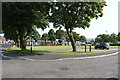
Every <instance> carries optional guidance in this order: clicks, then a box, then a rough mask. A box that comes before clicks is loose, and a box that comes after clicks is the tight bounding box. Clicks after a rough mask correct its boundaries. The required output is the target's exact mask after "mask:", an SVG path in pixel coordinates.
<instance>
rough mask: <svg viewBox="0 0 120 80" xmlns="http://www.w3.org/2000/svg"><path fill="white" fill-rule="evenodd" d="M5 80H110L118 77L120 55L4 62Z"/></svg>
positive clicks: (3, 72)
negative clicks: (73, 79) (108, 79)
mask: <svg viewBox="0 0 120 80" xmlns="http://www.w3.org/2000/svg"><path fill="white" fill-rule="evenodd" d="M2 70H3V71H2V77H4V78H109V77H116V78H117V77H118V55H115V56H109V57H103V58H93V59H83V60H63V61H60V60H59V61H58V60H57V61H41V60H36V61H29V60H3V61H2Z"/></svg>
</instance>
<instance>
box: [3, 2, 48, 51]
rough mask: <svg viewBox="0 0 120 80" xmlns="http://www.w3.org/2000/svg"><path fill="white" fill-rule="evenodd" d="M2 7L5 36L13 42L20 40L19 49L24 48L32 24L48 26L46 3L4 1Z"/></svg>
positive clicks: (39, 26)
mask: <svg viewBox="0 0 120 80" xmlns="http://www.w3.org/2000/svg"><path fill="white" fill-rule="evenodd" d="M2 8H3V9H2V12H3V14H2V16H3V20H2V21H3V27H2V29H3V32H4V33H5V37H6V38H7V39H12V40H14V41H15V42H18V41H19V40H20V48H21V49H25V48H26V47H25V39H26V37H27V36H29V34H30V33H31V29H32V26H33V25H36V26H37V27H38V28H41V29H45V28H46V27H47V26H48V18H47V17H48V14H49V4H48V3H39V2H37V3H31V2H21V3H20V2H10V3H9V2H5V3H3V5H2ZM35 33H37V32H36V31H35Z"/></svg>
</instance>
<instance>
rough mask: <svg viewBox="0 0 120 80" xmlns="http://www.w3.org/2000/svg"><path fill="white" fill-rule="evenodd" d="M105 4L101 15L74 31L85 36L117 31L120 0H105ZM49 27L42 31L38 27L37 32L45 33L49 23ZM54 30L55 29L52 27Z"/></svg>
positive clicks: (92, 36) (90, 36)
mask: <svg viewBox="0 0 120 80" xmlns="http://www.w3.org/2000/svg"><path fill="white" fill-rule="evenodd" d="M105 1H106V3H107V6H105V7H104V8H103V13H104V15H103V17H100V18H98V19H97V20H96V19H93V20H92V21H91V23H90V24H91V25H90V27H89V28H86V29H85V30H84V29H82V28H76V29H75V30H74V31H76V32H77V33H79V34H80V35H84V36H86V37H87V38H95V37H96V36H97V35H99V34H106V31H107V34H111V33H116V34H117V33H118V2H119V1H120V0H116V1H115V0H105ZM50 26H51V27H50V28H47V29H45V30H44V31H42V30H41V29H38V31H39V33H40V34H41V35H42V34H43V33H47V32H48V31H49V29H52V28H53V26H52V25H50ZM54 30H55V29H54Z"/></svg>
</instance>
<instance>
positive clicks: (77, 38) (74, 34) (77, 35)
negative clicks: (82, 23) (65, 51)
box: [73, 32, 80, 42]
mask: <svg viewBox="0 0 120 80" xmlns="http://www.w3.org/2000/svg"><path fill="white" fill-rule="evenodd" d="M73 37H74V40H75V42H76V41H79V37H80V36H79V34H78V33H76V32H73Z"/></svg>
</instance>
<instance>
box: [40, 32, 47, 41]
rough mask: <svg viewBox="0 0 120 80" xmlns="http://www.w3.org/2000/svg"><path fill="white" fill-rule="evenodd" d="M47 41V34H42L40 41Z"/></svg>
mask: <svg viewBox="0 0 120 80" xmlns="http://www.w3.org/2000/svg"><path fill="white" fill-rule="evenodd" d="M48 39H49V37H48V34H47V33H44V34H43V35H42V37H41V40H45V41H46V40H48Z"/></svg>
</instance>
